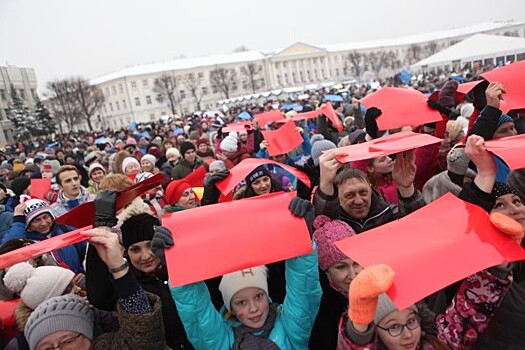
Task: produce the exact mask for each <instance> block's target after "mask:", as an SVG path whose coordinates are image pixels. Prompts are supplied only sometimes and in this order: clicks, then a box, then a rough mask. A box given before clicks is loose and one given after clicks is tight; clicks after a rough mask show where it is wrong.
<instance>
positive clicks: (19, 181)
mask: <svg viewBox="0 0 525 350" xmlns="http://www.w3.org/2000/svg"><path fill="white" fill-rule="evenodd" d="M30 184H31V180H30V179H28V178H27V177H25V176H22V177H17V178H16V179H14V180H13V181H12V182H11V190H13V193H14V194H15V195H16V196H18V197H20V195H21V194H22V193H23V192H24V191H25V189H26V188H28V187H29V185H30Z"/></svg>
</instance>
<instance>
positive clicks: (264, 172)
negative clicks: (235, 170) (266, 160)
mask: <svg viewBox="0 0 525 350" xmlns="http://www.w3.org/2000/svg"><path fill="white" fill-rule="evenodd" d="M263 176H268V177H271V174H270V172H269V171H268V169H266V167H265V166H264V165H259V166H258V167H257V168H255V169H253V170H252V172H251V173H249V174H248V176H246V186H247V187H250V186H251V185H252V183H253V182H254V181H255V180H257V179H258V178H260V177H263Z"/></svg>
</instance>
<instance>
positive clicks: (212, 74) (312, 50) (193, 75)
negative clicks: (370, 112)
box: [80, 22, 525, 128]
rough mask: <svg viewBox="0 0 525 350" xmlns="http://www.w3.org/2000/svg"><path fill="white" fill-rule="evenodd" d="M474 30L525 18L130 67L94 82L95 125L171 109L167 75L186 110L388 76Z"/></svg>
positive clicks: (143, 118)
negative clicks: (165, 95)
mask: <svg viewBox="0 0 525 350" xmlns="http://www.w3.org/2000/svg"><path fill="white" fill-rule="evenodd" d="M476 33H486V34H494V35H506V36H517V37H525V23H521V22H520V23H517V22H491V23H482V24H478V25H474V26H470V27H465V28H458V29H453V30H448V31H441V32H434V33H425V34H418V35H413V36H409V37H404V38H397V39H389V40H376V41H366V42H355V43H347V44H337V45H312V44H307V43H301V42H298V43H295V44H293V45H291V46H289V47H287V48H284V49H280V50H262V51H248V52H237V53H231V54H228V55H217V56H210V57H197V58H183V59H177V60H173V61H168V62H161V63H153V64H147V65H139V66H135V67H130V68H126V69H123V70H120V71H117V72H113V73H110V74H107V75H104V76H101V77H98V78H95V79H92V80H91V82H90V83H91V84H92V85H97V86H99V87H100V88H101V89H102V91H103V93H104V95H105V98H106V103H105V104H104V106H103V108H102V110H100V111H99V112H100V113H99V115H98V117H97V121H96V123H95V124H96V126H97V127H98V128H100V127H104V128H107V127H110V128H119V127H122V126H127V125H129V123H130V122H131V121H135V122H148V121H151V120H158V119H159V118H160V117H161V116H163V115H171V114H173V113H172V108H171V105H170V104H169V103H168V102H167V100H166V99H164V100H161V99H159V98H158V93H157V92H158V91H157V90H156V89H155V85H156V84H157V85H158V83H156V82H158V81H159V80H161V79H163V78H166V76H169V77H171V78H172V79H173V81H174V87H173V91H174V94H173V95H174V100H175V103H174V109H175V111H174V112H175V114H178V115H183V114H187V113H192V112H194V111H198V110H210V109H215V108H216V107H217V105H218V101H220V100H225V99H231V98H235V97H239V96H245V95H249V94H258V93H262V92H268V91H272V90H279V89H285V88H294V87H295V88H298V87H305V86H306V87H307V88H308V86H315V85H316V84H323V83H329V82H332V81H345V80H349V79H353V80H357V81H364V80H368V79H374V78H375V79H379V78H382V77H388V76H392V75H393V74H395V73H396V72H399V71H400V70H401V69H405V68H408V67H410V66H411V65H412V64H414V63H416V62H418V61H419V60H421V59H423V58H425V57H428V56H430V55H432V54H435V53H436V52H439V51H441V50H443V49H445V48H447V47H449V46H451V45H453V44H455V43H458V42H460V41H462V40H464V39H466V38H468V37H470V36H472V35H473V34H476ZM219 73H221V74H219ZM299 90H300V89H299ZM80 127H82V126H80Z"/></svg>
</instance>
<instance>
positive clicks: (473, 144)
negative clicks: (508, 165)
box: [465, 135, 496, 193]
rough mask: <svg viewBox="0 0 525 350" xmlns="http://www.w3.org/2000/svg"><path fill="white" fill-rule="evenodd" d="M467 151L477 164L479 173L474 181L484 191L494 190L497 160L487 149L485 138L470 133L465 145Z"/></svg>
mask: <svg viewBox="0 0 525 350" xmlns="http://www.w3.org/2000/svg"><path fill="white" fill-rule="evenodd" d="M465 153H466V154H467V155H468V156H469V158H470V160H472V162H473V163H474V164H475V165H476V168H477V170H478V173H477V174H476V177H475V178H474V183H475V184H476V186H478V187H479V189H480V190H482V191H483V192H487V193H490V192H492V187H493V186H494V181H495V180H496V161H495V160H494V157H492V154H490V153H489V152H488V151H487V150H486V149H485V140H484V139H483V137H481V136H478V135H470V136H469V138H468V139H467V143H466V145H465Z"/></svg>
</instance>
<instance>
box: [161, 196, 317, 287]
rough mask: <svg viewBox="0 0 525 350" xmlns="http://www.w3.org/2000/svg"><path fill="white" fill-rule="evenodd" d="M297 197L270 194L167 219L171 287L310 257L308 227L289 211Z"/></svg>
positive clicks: (184, 211)
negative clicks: (171, 239) (273, 263)
mask: <svg viewBox="0 0 525 350" xmlns="http://www.w3.org/2000/svg"><path fill="white" fill-rule="evenodd" d="M294 196H295V193H280V194H269V195H265V196H259V197H255V198H250V199H244V200H240V201H233V202H228V203H222V204H215V205H208V206H204V207H200V208H195V209H191V210H183V211H180V212H177V213H172V214H167V215H165V216H163V217H162V223H163V225H164V226H165V227H168V228H169V229H170V230H171V232H172V234H173V240H174V241H175V245H174V246H173V247H171V248H170V249H168V250H166V262H167V267H168V274H169V278H170V284H171V285H172V286H181V285H185V284H189V283H194V282H198V281H203V280H205V279H208V278H212V277H217V276H222V275H224V274H226V273H230V272H234V271H238V270H241V269H245V268H249V267H253V266H257V265H264V264H269V263H272V262H275V261H279V260H284V259H287V258H291V257H295V256H300V255H303V254H307V253H310V252H311V251H312V243H311V241H310V235H309V233H308V228H307V227H306V223H305V221H304V219H302V218H298V217H295V216H293V215H292V214H291V213H290V210H289V209H288V205H289V204H290V200H291V198H293V197H294ZM261 213H264V215H261ZM233 217H235V223H233V221H232V218H233ZM202 218H206V220H205V221H203V220H202ZM269 218H271V220H269ZM196 223H199V224H198V225H196Z"/></svg>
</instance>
